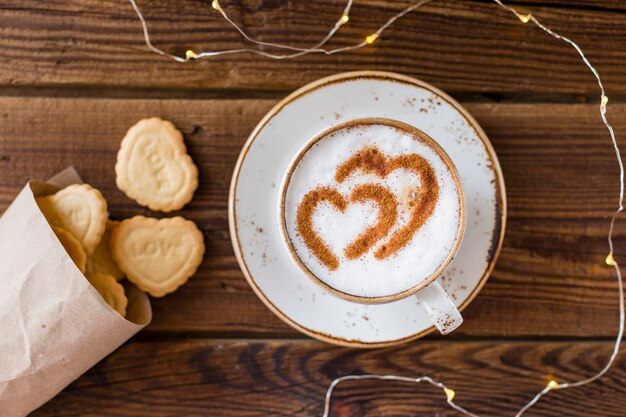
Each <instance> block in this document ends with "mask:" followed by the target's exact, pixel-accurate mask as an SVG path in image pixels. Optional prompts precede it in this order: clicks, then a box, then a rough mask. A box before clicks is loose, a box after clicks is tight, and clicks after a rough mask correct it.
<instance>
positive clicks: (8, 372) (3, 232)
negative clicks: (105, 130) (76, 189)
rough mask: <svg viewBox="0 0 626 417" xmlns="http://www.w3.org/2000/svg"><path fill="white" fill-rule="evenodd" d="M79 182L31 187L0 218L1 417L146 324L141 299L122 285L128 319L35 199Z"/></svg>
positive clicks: (25, 407)
mask: <svg viewBox="0 0 626 417" xmlns="http://www.w3.org/2000/svg"><path fill="white" fill-rule="evenodd" d="M77 182H81V179H80V177H79V176H78V175H77V174H76V171H74V170H73V169H68V170H66V171H63V172H62V173H61V174H59V175H57V176H56V177H54V178H52V179H51V180H50V181H49V182H48V183H42V182H35V181H33V182H30V183H28V185H26V187H24V189H23V190H22V191H21V192H20V194H19V195H18V196H17V198H16V199H15V201H13V203H12V204H11V206H9V208H8V209H7V210H6V211H5V213H4V214H3V215H2V217H0V416H2V417H19V416H24V415H26V414H28V413H29V412H31V411H33V410H34V409H36V408H38V407H39V406H41V405H42V404H44V403H45V402H46V401H48V400H49V399H51V398H52V397H54V396H55V395H56V394H58V393H59V392H60V391H61V390H62V389H63V388H65V387H66V386H67V385H68V384H69V383H71V382H72V381H74V380H75V379H76V378H78V377H79V376H80V375H81V374H83V373H84V372H85V371H87V370H88V369H89V368H91V367H92V366H93V365H95V364H96V363H97V362H99V361H100V360H101V359H102V358H104V357H105V356H106V355H108V354H109V353H111V352H113V351H114V350H115V349H117V348H118V347H119V346H120V345H121V344H122V343H124V342H125V341H126V340H128V339H129V338H130V337H131V336H133V335H134V334H135V333H137V332H138V331H139V330H141V329H142V328H144V327H145V326H146V325H147V324H148V323H149V322H150V320H151V319H152V310H151V307H150V302H149V300H148V297H147V296H146V295H145V294H144V293H142V292H141V291H139V290H137V289H136V288H135V287H133V286H126V291H127V296H128V310H127V318H126V319H124V318H123V317H122V316H120V315H119V314H118V313H117V312H116V311H115V310H113V309H112V308H111V307H110V306H109V305H108V304H107V303H106V302H105V301H104V300H103V299H102V297H101V296H100V294H98V292H97V291H96V290H95V289H94V288H93V287H92V286H91V284H89V282H88V281H87V279H86V278H85V277H84V276H83V274H81V272H80V271H79V270H78V268H77V267H76V266H75V265H74V263H73V262H72V260H71V259H70V257H69V256H68V255H67V253H66V252H65V250H64V249H63V246H61V243H60V242H59V241H58V239H57V238H56V236H55V234H54V232H53V231H52V229H51V228H50V226H49V224H48V222H47V221H46V219H45V218H44V216H43V215H42V213H41V211H40V210H39V207H38V206H37V203H36V202H35V197H37V196H40V195H46V194H50V193H53V192H55V191H56V190H57V189H58V188H59V187H64V186H66V185H68V184H72V183H77Z"/></svg>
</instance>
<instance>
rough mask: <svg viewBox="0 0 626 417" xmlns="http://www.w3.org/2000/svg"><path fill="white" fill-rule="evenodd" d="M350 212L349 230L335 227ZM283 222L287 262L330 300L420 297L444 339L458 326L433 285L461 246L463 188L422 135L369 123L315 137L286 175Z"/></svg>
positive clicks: (398, 125)
mask: <svg viewBox="0 0 626 417" xmlns="http://www.w3.org/2000/svg"><path fill="white" fill-rule="evenodd" d="M403 152H404V153H403ZM416 183H419V185H415V184H416ZM353 206H354V208H353ZM349 212H350V213H352V212H354V213H355V214H354V216H352V217H351V218H349V219H347V220H346V221H345V222H341V221H338V219H336V218H335V217H333V216H334V213H338V214H339V215H342V214H345V215H348V217H350V213H349ZM374 212H375V213H376V221H375V222H372V221H371V219H372V218H373V217H374V215H373V213H374ZM316 213H322V214H319V215H318V214H316ZM316 216H318V217H319V216H321V217H319V218H318V217H316ZM279 219H280V220H279V221H280V223H281V230H282V231H283V237H284V242H285V245H286V247H287V250H288V252H289V253H290V254H291V256H292V258H293V260H294V261H295V262H296V264H297V265H298V267H299V268H300V269H301V270H302V271H303V272H304V273H305V274H306V275H307V276H308V277H309V278H310V279H312V280H313V282H315V283H316V284H318V285H320V286H321V287H322V288H324V289H325V290H327V291H328V292H330V293H331V294H333V295H335V296H338V297H341V298H343V299H346V300H348V301H351V302H355V303H362V304H377V303H378V304H381V303H389V302H394V301H397V300H400V299H403V298H406V297H409V296H412V295H413V296H416V297H417V298H418V300H419V301H420V302H421V304H422V305H423V306H424V308H425V310H426V312H427V314H428V317H429V318H430V320H431V321H432V323H433V325H434V326H435V327H436V328H437V329H438V330H439V331H440V332H441V333H442V334H447V333H449V332H451V331H452V330H454V329H456V328H457V327H458V326H459V325H461V323H462V322H463V318H462V316H461V314H460V312H459V311H458V309H457V307H456V305H455V303H454V302H453V300H452V299H451V298H450V296H449V295H448V294H447V293H446V291H445V289H444V288H443V287H442V286H441V285H440V284H439V283H438V282H437V281H436V279H437V278H438V277H439V276H441V274H442V273H443V272H444V271H445V269H446V268H447V267H448V265H449V263H450V262H451V260H452V259H453V258H454V256H455V254H456V252H457V250H458V248H459V246H460V244H461V241H462V239H463V233H464V231H465V221H466V215H465V201H464V196H463V187H462V184H461V181H460V178H459V175H458V172H457V170H456V167H455V166H454V164H453V162H452V160H451V159H450V157H449V156H448V155H447V154H446V153H445V151H444V150H443V149H442V148H441V147H440V146H439V145H438V144H437V143H436V142H435V141H434V140H433V139H432V138H430V137H428V136H427V135H426V134H425V133H424V132H422V131H420V130H419V129H417V128H415V127H413V126H410V125H407V124H405V123H402V122H399V121H395V120H390V119H382V118H370V119H355V120H351V121H348V122H345V123H340V124H337V125H335V126H333V127H331V128H330V129H328V130H326V131H324V132H322V133H321V134H319V135H317V136H316V137H315V138H313V139H312V140H311V141H309V143H308V144H307V145H306V146H305V147H304V148H303V149H302V150H301V151H300V152H299V154H298V155H297V156H296V158H295V159H294V160H293V162H292V163H291V165H290V167H289V169H288V171H287V172H286V174H285V177H284V180H283V184H282V191H281V202H280V208H279ZM320 219H321V220H320ZM352 223H354V224H352ZM362 223H364V224H365V225H366V227H365V228H364V229H363V230H361V231H360V234H357V236H356V237H355V238H354V239H352V238H351V240H348V241H347V242H349V244H347V245H346V244H345V242H343V241H344V240H345V238H346V236H350V234H351V231H354V230H357V229H358V228H359V227H361V228H362ZM369 223H373V224H371V225H369ZM325 228H326V229H327V230H326V229H325ZM324 232H326V234H325V235H324V236H323V234H324Z"/></svg>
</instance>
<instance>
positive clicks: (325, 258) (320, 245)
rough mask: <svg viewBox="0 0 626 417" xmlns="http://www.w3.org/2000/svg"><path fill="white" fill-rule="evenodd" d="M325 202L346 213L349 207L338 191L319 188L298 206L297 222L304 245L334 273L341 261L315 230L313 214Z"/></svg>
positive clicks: (311, 192)
mask: <svg viewBox="0 0 626 417" xmlns="http://www.w3.org/2000/svg"><path fill="white" fill-rule="evenodd" d="M323 201H327V202H329V203H330V204H332V205H333V206H335V207H336V208H337V210H339V211H341V212H344V211H345V210H346V207H347V205H348V204H347V202H346V200H345V199H344V198H343V196H342V195H341V194H340V193H339V192H338V191H337V190H335V189H333V188H330V187H319V188H316V189H314V190H311V191H309V192H308V193H306V195H305V196H304V198H303V199H302V202H301V203H300V205H299V206H298V212H297V213H296V221H297V224H298V231H299V232H300V235H301V236H302V239H303V240H304V243H305V244H306V245H307V246H308V247H309V249H310V250H311V252H313V254H314V255H315V256H316V257H317V259H319V260H320V262H322V263H323V264H324V265H326V267H328V269H330V270H331V271H333V270H335V269H337V268H339V259H337V256H335V254H334V253H333V252H332V251H331V250H330V249H329V248H328V246H326V244H325V243H324V241H323V240H322V239H321V238H320V237H319V235H318V234H317V232H316V231H315V229H314V228H313V212H314V211H315V207H317V205H318V204H319V203H321V202H323Z"/></svg>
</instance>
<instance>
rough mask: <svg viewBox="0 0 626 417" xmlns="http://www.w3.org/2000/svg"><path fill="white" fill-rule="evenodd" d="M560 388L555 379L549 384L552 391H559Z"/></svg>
mask: <svg viewBox="0 0 626 417" xmlns="http://www.w3.org/2000/svg"><path fill="white" fill-rule="evenodd" d="M558 387H559V383H558V382H556V381H555V380H554V379H553V380H551V381H550V382H548V388H549V389H550V390H553V389H557V388H558Z"/></svg>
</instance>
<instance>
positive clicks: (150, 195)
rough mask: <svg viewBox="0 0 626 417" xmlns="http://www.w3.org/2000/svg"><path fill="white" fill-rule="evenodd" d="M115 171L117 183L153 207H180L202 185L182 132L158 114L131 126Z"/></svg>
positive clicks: (170, 208)
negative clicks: (199, 183) (199, 184)
mask: <svg viewBox="0 0 626 417" xmlns="http://www.w3.org/2000/svg"><path fill="white" fill-rule="evenodd" d="M115 174H116V184H117V187H118V188H119V189H120V190H121V191H123V192H124V193H125V194H126V195H127V196H128V197H129V198H132V199H133V200H135V201H137V202H138V203H139V204H141V205H143V206H146V207H148V208H150V209H151V210H158V211H163V212H170V211H174V210H179V209H181V208H182V207H183V206H184V205H185V204H187V203H188V202H190V201H191V199H192V197H193V194H194V192H195V190H196V188H198V168H197V167H196V166H195V165H194V163H193V161H192V160H191V157H190V156H189V155H188V154H187V148H186V147H185V143H184V142H183V135H182V133H180V131H178V130H177V129H176V128H175V127H174V125H173V124H172V123H171V122H168V121H166V120H161V119H159V118H156V117H153V118H150V119H144V120H140V121H139V122H138V123H137V124H136V125H134V126H133V127H131V128H130V129H129V130H128V133H126V136H125V137H124V139H123V140H122V145H121V148H120V150H119V152H118V154H117V164H116V165H115Z"/></svg>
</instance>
